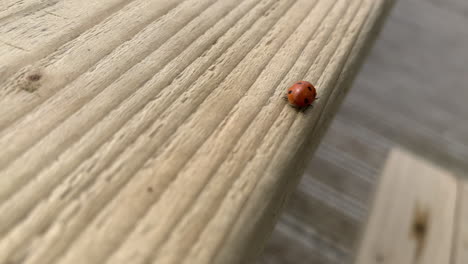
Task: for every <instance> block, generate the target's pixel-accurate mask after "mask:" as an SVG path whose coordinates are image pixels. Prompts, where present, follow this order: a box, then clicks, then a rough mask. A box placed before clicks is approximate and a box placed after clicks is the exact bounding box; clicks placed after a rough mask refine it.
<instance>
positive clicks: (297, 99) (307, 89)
mask: <svg viewBox="0 0 468 264" xmlns="http://www.w3.org/2000/svg"><path fill="white" fill-rule="evenodd" d="M285 99H287V100H288V101H289V104H290V105H291V106H293V107H296V108H299V109H302V110H305V109H307V107H308V106H310V105H311V104H312V103H313V102H314V101H315V100H316V99H318V98H317V90H316V89H315V87H314V86H313V85H312V84H311V83H310V82H306V81H299V82H296V83H295V84H293V85H292V86H291V87H289V89H288V92H287V96H286V97H285Z"/></svg>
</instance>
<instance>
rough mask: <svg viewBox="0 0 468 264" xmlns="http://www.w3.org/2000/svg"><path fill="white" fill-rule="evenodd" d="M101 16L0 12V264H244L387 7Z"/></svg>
mask: <svg viewBox="0 0 468 264" xmlns="http://www.w3.org/2000/svg"><path fill="white" fill-rule="evenodd" d="M91 2H92V1H89V3H88V2H83V3H78V2H76V1H69V0H63V1H59V0H57V1H55V2H50V5H48V4H44V2H37V1H33V0H29V1H24V2H21V3H22V5H21V6H15V5H12V3H13V4H14V3H16V2H14V1H7V2H5V5H0V10H1V11H2V12H3V11H4V12H3V13H0V14H2V16H3V17H2V18H1V19H0V32H1V33H2V34H1V38H2V39H1V41H2V42H0V45H1V46H0V51H1V52H0V56H1V57H0V58H1V60H2V64H1V66H0V73H1V77H0V82H1V83H0V85H1V89H0V105H1V107H0V149H2V151H1V152H0V212H1V213H0V263H11V262H13V263H15V262H22V263H90V264H92V263H105V262H107V263H158V264H159V263H239V262H243V261H251V260H252V258H254V257H255V256H256V255H257V254H258V251H259V250H260V248H261V247H262V245H263V242H264V240H265V237H266V236H267V235H268V234H269V233H270V232H271V229H272V226H273V224H274V223H275V221H276V216H277V214H278V211H279V210H280V208H281V205H282V203H283V200H284V198H285V196H286V195H287V194H288V193H289V192H290V191H291V190H292V187H293V186H294V185H295V184H296V183H297V181H298V177H299V175H300V174H301V172H302V170H303V168H304V163H305V160H306V159H307V157H308V156H309V155H310V153H311V152H312V151H313V150H314V147H315V146H316V145H317V144H318V143H319V142H320V139H321V135H322V134H323V131H324V130H325V129H326V127H327V126H328V123H329V122H330V120H331V119H332V117H333V115H334V113H335V111H336V109H337V105H338V104H339V102H340V101H341V98H342V95H343V91H344V90H345V88H346V87H349V85H350V82H351V79H350V77H351V76H352V75H353V74H354V73H355V72H356V69H355V68H354V67H353V65H355V62H357V61H360V60H362V59H363V51H364V50H365V47H366V45H367V44H368V42H369V41H370V39H371V35H372V33H373V29H374V27H375V23H376V21H377V20H378V19H379V18H380V17H381V16H382V14H383V13H384V11H385V5H384V3H385V1H384V0H380V1H374V0H359V1H354V0H339V1H328V0H316V1H311V0H297V1H296V0H281V1H275V0H238V1H231V0H220V1H215V0H185V1H182V0H180V1H163V0H150V1H149V0H134V1H130V0H126V1H125V0H121V1H118V0H106V1H100V2H99V3H94V2H93V3H91ZM2 3H3V2H2ZM302 79H305V80H309V81H311V82H312V83H314V84H315V85H316V86H317V87H318V92H319V94H320V100H319V101H318V102H317V103H316V104H315V106H314V109H312V110H311V111H309V112H307V114H304V113H301V112H298V111H297V110H296V109H293V108H291V107H289V106H288V105H287V104H286V103H285V102H284V101H283V100H282V99H281V97H282V96H283V94H284V91H285V90H286V88H287V87H288V86H289V85H291V84H292V83H294V82H296V81H297V80H302Z"/></svg>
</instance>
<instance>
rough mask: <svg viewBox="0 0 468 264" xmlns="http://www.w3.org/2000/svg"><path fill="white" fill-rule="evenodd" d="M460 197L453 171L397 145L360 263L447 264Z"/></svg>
mask: <svg viewBox="0 0 468 264" xmlns="http://www.w3.org/2000/svg"><path fill="white" fill-rule="evenodd" d="M456 202H457V181H456V179H455V178H454V177H453V176H452V175H451V174H450V173H448V172H447V171H445V170H442V169H440V168H437V167H435V166H433V165H432V164H431V163H429V162H428V161H425V160H422V159H420V158H418V157H417V156H415V155H413V154H411V153H409V152H407V151H404V150H402V149H397V148H395V149H393V150H392V152H391V153H390V156H389V159H388V161H387V164H386V166H385V169H384V171H383V174H382V178H381V181H380V183H379V187H378V188H377V191H376V197H375V200H374V205H373V208H372V211H371V214H370V217H369V221H368V223H367V225H366V230H365V231H364V236H363V240H362V245H361V248H360V250H359V252H358V256H357V260H356V263H359V264H367V263H400V264H406V263H408V264H410V263H425V264H430V263H434V264H436V263H449V261H450V258H451V252H452V239H453V237H452V235H453V230H454V219H455V209H456Z"/></svg>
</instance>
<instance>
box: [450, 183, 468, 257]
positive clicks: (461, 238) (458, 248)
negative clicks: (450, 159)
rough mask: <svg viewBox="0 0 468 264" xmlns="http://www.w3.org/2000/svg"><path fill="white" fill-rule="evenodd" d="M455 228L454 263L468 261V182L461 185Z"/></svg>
mask: <svg viewBox="0 0 468 264" xmlns="http://www.w3.org/2000/svg"><path fill="white" fill-rule="evenodd" d="M456 217H457V218H456V220H455V224H456V225H455V229H454V235H455V240H454V246H453V248H454V255H453V264H464V263H468V225H467V223H468V182H466V181H461V182H460V186H459V195H458V207H457V214H456Z"/></svg>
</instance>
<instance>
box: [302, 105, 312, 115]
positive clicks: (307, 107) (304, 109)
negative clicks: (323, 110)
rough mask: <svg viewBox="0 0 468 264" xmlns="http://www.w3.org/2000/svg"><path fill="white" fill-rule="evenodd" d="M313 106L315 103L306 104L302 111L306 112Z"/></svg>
mask: <svg viewBox="0 0 468 264" xmlns="http://www.w3.org/2000/svg"><path fill="white" fill-rule="evenodd" d="M312 108H314V105H313V104H310V105H308V106H306V107H303V108H302V109H301V112H302V113H304V114H305V113H306V111H307V110H308V109H312Z"/></svg>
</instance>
